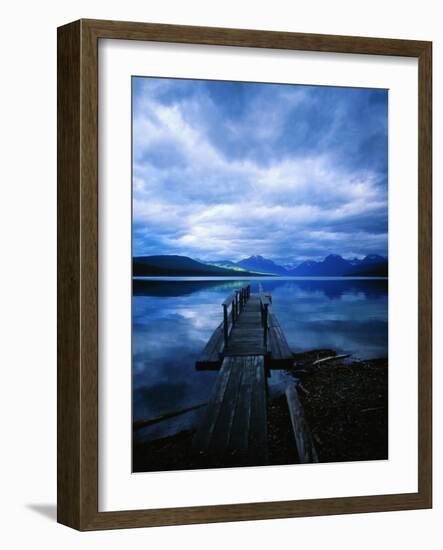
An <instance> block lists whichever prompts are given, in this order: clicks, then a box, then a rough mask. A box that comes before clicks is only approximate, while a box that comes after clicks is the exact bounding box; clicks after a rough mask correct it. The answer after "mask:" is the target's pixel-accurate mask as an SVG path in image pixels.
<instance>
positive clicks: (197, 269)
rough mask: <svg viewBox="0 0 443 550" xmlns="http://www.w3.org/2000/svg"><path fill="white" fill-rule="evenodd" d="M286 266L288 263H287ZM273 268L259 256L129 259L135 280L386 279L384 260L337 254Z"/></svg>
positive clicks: (385, 262)
mask: <svg viewBox="0 0 443 550" xmlns="http://www.w3.org/2000/svg"><path fill="white" fill-rule="evenodd" d="M288 263H289V262H288ZM288 263H285V266H286V267H285V266H283V265H280V264H277V263H275V262H273V261H272V260H269V259H267V258H264V257H263V256H250V257H249V258H245V259H243V260H239V261H237V262H233V261H232V260H218V261H203V260H193V259H192V258H188V257H187V256H177V255H174V256H138V257H134V258H133V274H134V275H135V276H159V275H160V276H168V275H169V276H173V275H175V276H193V275H194V276H216V277H217V276H219V277H232V276H238V275H240V274H241V275H245V276H259V275H274V276H280V277H284V276H291V277H331V276H332V277H348V276H364V277H387V275H388V260H387V258H385V257H384V256H379V255H378V254H370V255H368V256H365V257H364V258H362V259H358V258H352V259H346V258H343V257H342V256H340V255H338V254H329V256H326V258H324V259H323V260H321V261H314V260H309V261H305V262H302V263H300V264H299V265H297V266H296V267H288V265H287V264H288Z"/></svg>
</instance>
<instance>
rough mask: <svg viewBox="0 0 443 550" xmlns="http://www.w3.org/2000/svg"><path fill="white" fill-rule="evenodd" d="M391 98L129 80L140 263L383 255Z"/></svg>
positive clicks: (358, 92)
mask: <svg viewBox="0 0 443 550" xmlns="http://www.w3.org/2000/svg"><path fill="white" fill-rule="evenodd" d="M387 109H388V98H387V91H385V90H370V89H356V88H330V87H312V86H293V85H280V84H250V83H237V82H214V81H198V80H178V79H158V78H138V77H137V78H134V79H133V113H134V115H133V158H134V167H133V185H134V197H133V201H134V204H133V206H134V223H133V236H134V240H133V243H134V250H133V252H134V255H141V254H182V255H187V256H191V257H193V258H199V259H204V260H205V259H206V260H209V259H212V260H217V259H233V260H236V259H241V258H243V257H247V256H250V255H252V254H262V255H264V256H266V257H269V258H272V259H274V260H276V261H283V262H285V263H287V262H293V263H296V262H298V261H301V260H304V259H308V258H310V259H317V258H322V257H324V256H325V255H327V254H329V253H338V254H342V255H344V256H347V257H349V256H359V257H361V256H362V255H365V254H368V253H378V254H387V172H388V167H387V162H388V160H387V158H388V157H387Z"/></svg>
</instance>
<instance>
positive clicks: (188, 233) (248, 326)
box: [132, 76, 389, 472]
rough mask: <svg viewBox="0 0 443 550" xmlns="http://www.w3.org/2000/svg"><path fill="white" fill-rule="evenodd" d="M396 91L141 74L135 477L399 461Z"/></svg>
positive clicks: (136, 94) (136, 132)
mask: <svg viewBox="0 0 443 550" xmlns="http://www.w3.org/2000/svg"><path fill="white" fill-rule="evenodd" d="M388 97H389V92H388V90H386V89H372V88H351V87H333V86H315V85H312V86H309V85H297V84H288V83H260V82H237V81H219V80H198V79H179V78H164V77H162V78H159V77H155V76H152V77H151V76H133V77H132V434H133V436H132V468H133V471H134V472H153V471H167V470H191V469H203V468H225V467H245V466H248V467H252V466H272V465H289V464H293V465H297V464H305V463H324V462H350V461H369V460H387V459H388V457H389V455H388Z"/></svg>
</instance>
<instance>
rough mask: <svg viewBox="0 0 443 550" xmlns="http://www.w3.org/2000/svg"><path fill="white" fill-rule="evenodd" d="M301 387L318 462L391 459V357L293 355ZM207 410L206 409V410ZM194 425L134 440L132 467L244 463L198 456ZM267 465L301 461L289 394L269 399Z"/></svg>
mask: <svg viewBox="0 0 443 550" xmlns="http://www.w3.org/2000/svg"><path fill="white" fill-rule="evenodd" d="M288 373H289V375H290V377H292V378H293V380H294V384H295V385H296V387H297V393H298V396H299V398H300V401H301V404H302V406H303V410H304V415H305V418H306V420H307V423H308V426H309V429H310V432H311V437H312V441H313V443H314V445H315V449H316V451H317V454H318V458H319V462H348V461H356V460H383V459H387V458H388V361H387V359H386V358H381V359H371V360H367V361H361V360H353V359H352V358H349V357H343V356H340V355H337V354H336V352H335V351H334V350H328V349H322V350H313V351H309V352H305V353H295V354H294V367H293V369H291V370H290V371H288ZM202 410H204V409H202ZM193 434H194V432H193V430H186V431H182V432H180V433H178V434H176V435H174V436H170V437H165V438H162V439H158V440H156V441H149V442H144V443H134V449H133V470H134V471H136V472H141V471H164V470H184V469H196V468H215V467H223V466H241V465H246V464H239V463H236V461H235V457H233V458H232V460H229V461H228V462H226V460H225V461H223V462H222V461H220V460H218V459H217V458H216V457H212V458H209V457H207V456H205V455H200V454H199V453H197V452H196V451H195V450H194V449H193V447H192V438H193ZM268 448H269V464H273V465H277V464H295V463H297V462H298V461H299V460H298V454H297V447H296V444H295V441H294V435H293V432H292V426H291V421H290V415H289V411H288V406H287V402H286V397H285V395H280V396H277V397H274V398H273V399H271V400H269V402H268Z"/></svg>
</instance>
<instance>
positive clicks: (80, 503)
mask: <svg viewBox="0 0 443 550" xmlns="http://www.w3.org/2000/svg"><path fill="white" fill-rule="evenodd" d="M102 38H111V39H123V40H148V41H163V42H174V43H188V44H208V45H219V46H239V47H251V48H272V49H282V50H304V51H311V52H316V51H319V52H336V53H354V54H372V55H393V56H406V57H416V58H418V59H419V174H418V179H419V263H420V267H419V364H418V369H419V373H418V374H419V377H418V378H419V388H418V390H419V491H418V492H417V493H411V494H399V495H377V496H363V497H349V498H330V499H316V500H299V501H289V502H288V501H284V502H265V503H245V504H235V505H220V506H199V507H187V508H168V509H161V510H136V511H119V512H98V404H97V393H98V392H97V390H98V299H97V272H98V265H97V252H98V233H97V229H98V216H97V204H98V201H97V199H98V189H97V173H98V162H97V161H98V148H97V144H98V126H97V112H98V104H97V89H98V85H97V74H98V59H97V53H98V41H99V40H100V39H102ZM431 72H432V50H431V43H429V42H422V41H409V40H392V39H381V38H365V37H342V36H330V35H309V34H299V33H285V32H264V31H257V30H240V29H216V28H205V27H182V26H176V25H157V24H147V23H130V22H116V21H96V20H81V21H77V22H74V23H71V24H69V25H65V26H64V27H60V28H59V30H58V170H57V173H58V521H59V522H61V523H64V524H66V525H69V526H71V527H74V528H76V529H80V530H92V529H113V528H128V527H147V526H159V525H177V524H185V523H186V524H190V523H209V522H220V521H243V520H253V519H272V518H285V517H298V516H314V515H330V514H345V513H362V512H374V511H389V510H407V509H418V508H429V507H430V506H431V503H432V497H431V495H432V459H431V450H432V448H431V433H432V431H431V430H432V428H431V426H432V424H431V410H432V406H431V405H432V403H431V399H432V391H431V377H432V374H431V350H432V347H431V311H432V309H431V299H432V293H431V285H432V275H431V265H432V256H431V240H432V233H431V203H432V193H431V180H432V172H431V161H432V153H431V148H432V127H431V117H432V103H431V102H432V90H431Z"/></svg>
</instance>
